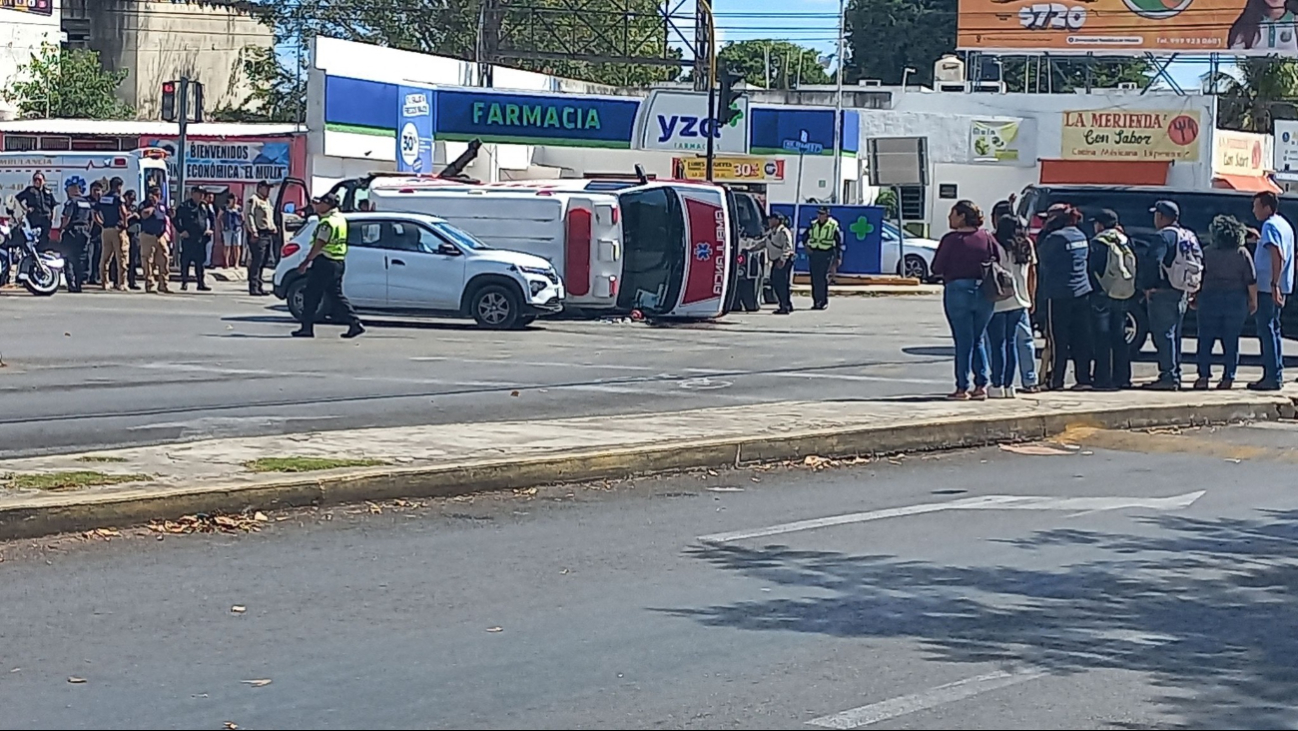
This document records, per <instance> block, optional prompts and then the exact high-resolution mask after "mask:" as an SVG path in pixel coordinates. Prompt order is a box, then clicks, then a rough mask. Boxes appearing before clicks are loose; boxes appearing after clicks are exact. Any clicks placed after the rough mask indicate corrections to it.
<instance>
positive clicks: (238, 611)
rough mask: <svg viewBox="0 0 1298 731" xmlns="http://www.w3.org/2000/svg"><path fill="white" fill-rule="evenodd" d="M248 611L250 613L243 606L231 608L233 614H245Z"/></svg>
mask: <svg viewBox="0 0 1298 731" xmlns="http://www.w3.org/2000/svg"><path fill="white" fill-rule="evenodd" d="M246 611H248V608H247V607H245V606H243V605H242V604H236V605H234V606H233V607H230V613H231V614H243V613H244V612H246Z"/></svg>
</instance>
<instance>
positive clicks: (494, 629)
mask: <svg viewBox="0 0 1298 731" xmlns="http://www.w3.org/2000/svg"><path fill="white" fill-rule="evenodd" d="M487 631H488V632H493V633H494V632H504V631H505V628H504V627H488V628H487Z"/></svg>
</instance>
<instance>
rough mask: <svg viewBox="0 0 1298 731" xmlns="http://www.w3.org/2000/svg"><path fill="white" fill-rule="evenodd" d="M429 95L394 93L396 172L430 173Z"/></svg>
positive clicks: (402, 89)
mask: <svg viewBox="0 0 1298 731" xmlns="http://www.w3.org/2000/svg"><path fill="white" fill-rule="evenodd" d="M432 99H433V91H432V89H420V88H416V87H413V86H402V87H400V90H399V91H398V93H397V100H398V105H399V106H400V111H399V112H398V115H397V124H398V125H399V127H398V129H397V172H399V173H414V174H416V175H421V174H423V175H427V174H429V173H431V172H433V102H432Z"/></svg>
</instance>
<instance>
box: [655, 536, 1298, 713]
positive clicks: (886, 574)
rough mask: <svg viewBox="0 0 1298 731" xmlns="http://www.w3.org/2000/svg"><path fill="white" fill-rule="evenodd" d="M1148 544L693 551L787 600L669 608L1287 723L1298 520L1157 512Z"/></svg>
mask: <svg viewBox="0 0 1298 731" xmlns="http://www.w3.org/2000/svg"><path fill="white" fill-rule="evenodd" d="M1147 522H1148V523H1149V524H1151V525H1152V526H1155V527H1157V528H1160V529H1162V530H1163V531H1164V535H1162V536H1157V537H1148V536H1136V535H1121V534H1110V533H1099V532H1091V531H1083V530H1071V529H1068V530H1050V531H1043V532H1040V533H1037V534H1036V535H1034V536H1033V537H1032V538H1029V539H1025V540H1018V541H1011V542H1010V543H1011V544H1012V545H1015V546H1017V547H1019V548H1021V549H1023V550H1024V551H1025V552H1029V551H1032V552H1035V551H1039V550H1042V549H1045V548H1047V547H1065V548H1067V547H1080V546H1087V547H1088V548H1089V550H1088V553H1090V552H1092V551H1093V550H1094V549H1101V550H1103V551H1107V552H1109V554H1110V557H1107V558H1104V559H1102V560H1093V561H1089V562H1082V563H1074V564H1065V565H1063V566H1062V567H1061V568H1059V569H1054V570H1045V569H1028V568H1019V567H1014V566H946V565H938V564H933V563H928V562H925V561H913V560H903V559H900V558H897V557H894V556H887V555H847V554H843V553H836V552H826V551H799V550H793V549H790V548H787V547H784V546H767V547H765V548H745V547H741V546H729V545H726V546H707V547H701V548H696V549H693V551H692V553H693V555H694V556H695V557H697V558H699V559H701V560H704V561H707V562H709V563H711V564H713V565H714V566H716V567H718V568H721V569H724V570H728V571H737V572H740V573H743V574H745V575H748V576H751V577H753V578H757V579H761V580H763V581H768V582H773V583H776V584H783V585H786V586H795V587H796V586H801V587H807V588H809V589H814V594H816V595H823V596H808V597H806V598H800V599H772V600H768V601H744V602H736V603H734V604H728V605H722V606H714V607H707V608H702V609H676V610H668V611H669V612H670V613H671V614H674V615H677V616H682V617H690V618H693V619H695V620H697V621H699V622H702V623H704V624H707V625H712V626H719V627H731V628H739V629H746V630H754V631H774V632H810V633H817V634H824V635H830V636H835V637H877V638H907V639H912V640H916V641H918V642H920V643H922V645H923V646H924V648H925V649H926V650H927V651H928V653H929V654H930V656H931V657H932V659H934V660H939V661H943V662H969V663H1005V664H1013V665H1022V666H1031V667H1037V668H1042V669H1045V670H1047V671H1050V672H1052V673H1055V674H1061V675H1066V674H1070V673H1079V672H1085V671H1088V670H1093V669H1107V668H1114V669H1128V670H1135V671H1139V672H1144V673H1148V674H1149V675H1150V676H1151V677H1152V679H1153V681H1154V683H1155V684H1156V685H1158V686H1160V687H1163V688H1166V690H1167V692H1166V694H1165V697H1163V698H1161V699H1160V700H1161V702H1162V703H1163V704H1164V706H1165V707H1166V708H1167V709H1168V710H1169V711H1171V712H1173V713H1176V714H1179V715H1181V716H1183V717H1184V721H1185V725H1184V728H1288V727H1289V725H1290V724H1291V723H1292V722H1293V712H1292V704H1293V698H1294V688H1295V687H1298V612H1295V611H1294V606H1295V601H1296V600H1298V511H1289V512H1272V513H1268V514H1267V515H1266V517H1265V518H1262V519H1256V520H1235V519H1218V520H1199V519H1193V518H1185V517H1166V516H1162V517H1155V518H1149V519H1148V520H1147Z"/></svg>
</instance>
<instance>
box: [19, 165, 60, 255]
mask: <svg viewBox="0 0 1298 731" xmlns="http://www.w3.org/2000/svg"><path fill="white" fill-rule="evenodd" d="M16 198H17V200H18V203H19V204H20V205H22V208H23V212H24V214H25V215H26V218H27V225H29V226H31V227H32V228H34V229H40V232H41V238H40V241H39V242H38V247H39V248H40V249H41V251H45V250H47V249H49V248H50V229H51V228H53V226H54V209H55V208H57V207H58V202H57V201H55V200H54V194H53V193H51V192H50V191H49V189H47V188H46V187H45V175H44V174H42V173H36V174H34V175H32V184H31V185H29V186H27V187H26V188H24V189H23V191H22V192H21V193H19V194H18V195H17V196H16Z"/></svg>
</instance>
